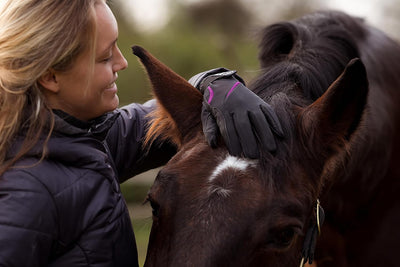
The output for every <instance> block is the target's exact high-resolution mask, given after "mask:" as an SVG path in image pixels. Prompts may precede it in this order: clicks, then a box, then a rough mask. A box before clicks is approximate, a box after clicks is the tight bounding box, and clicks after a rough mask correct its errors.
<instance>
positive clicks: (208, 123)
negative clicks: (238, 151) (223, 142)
mask: <svg viewBox="0 0 400 267" xmlns="http://www.w3.org/2000/svg"><path fill="white" fill-rule="evenodd" d="M201 121H202V125H203V133H204V136H205V138H206V140H207V142H208V144H209V145H210V146H211V147H214V148H215V147H217V136H218V125H217V123H216V121H215V119H214V117H213V116H212V114H211V113H210V111H209V110H208V109H207V107H205V106H204V105H203V108H202V110H201Z"/></svg>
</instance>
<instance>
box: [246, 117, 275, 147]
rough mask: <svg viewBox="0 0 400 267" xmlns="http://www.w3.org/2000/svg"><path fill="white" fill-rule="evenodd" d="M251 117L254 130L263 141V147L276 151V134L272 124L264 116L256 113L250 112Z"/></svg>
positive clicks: (260, 140) (261, 141)
mask: <svg viewBox="0 0 400 267" xmlns="http://www.w3.org/2000/svg"><path fill="white" fill-rule="evenodd" d="M249 118H250V121H251V123H252V124H253V127H254V130H255V132H256V135H257V137H258V141H259V142H260V143H261V146H262V148H263V149H266V150H268V151H269V152H275V151H276V143H275V138H274V135H273V134H272V131H271V128H270V125H269V123H268V121H267V119H266V118H265V117H264V116H257V115H256V114H254V113H249Z"/></svg>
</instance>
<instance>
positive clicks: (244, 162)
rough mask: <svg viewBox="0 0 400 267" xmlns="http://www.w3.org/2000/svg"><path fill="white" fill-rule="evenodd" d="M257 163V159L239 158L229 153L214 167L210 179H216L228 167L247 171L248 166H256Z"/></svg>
mask: <svg viewBox="0 0 400 267" xmlns="http://www.w3.org/2000/svg"><path fill="white" fill-rule="evenodd" d="M256 165H257V161H256V160H250V159H244V158H238V157H234V156H231V155H227V156H226V157H225V158H223V159H222V160H221V161H220V162H219V163H218V165H217V166H216V167H215V168H214V170H213V171H212V173H211V175H210V177H209V178H208V180H209V181H210V182H212V181H214V180H215V179H216V178H217V177H218V176H219V175H220V174H221V173H222V172H224V171H225V170H228V169H230V170H237V171H246V170H247V169H248V168H250V167H255V166H256Z"/></svg>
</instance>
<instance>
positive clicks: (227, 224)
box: [133, 46, 368, 267]
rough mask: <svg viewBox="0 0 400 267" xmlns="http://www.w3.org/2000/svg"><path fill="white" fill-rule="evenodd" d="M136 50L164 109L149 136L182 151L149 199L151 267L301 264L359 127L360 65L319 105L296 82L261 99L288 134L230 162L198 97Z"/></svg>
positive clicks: (350, 68)
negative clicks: (210, 132)
mask: <svg viewBox="0 0 400 267" xmlns="http://www.w3.org/2000/svg"><path fill="white" fill-rule="evenodd" d="M133 51H134V53H135V54H136V55H137V56H138V57H139V58H140V60H141V62H142V64H143V65H144V67H145V69H146V70H147V73H148V76H149V77H150V81H151V83H152V85H153V92H154V94H155V96H156V98H157V100H158V104H159V107H158V110H157V111H156V114H155V115H154V120H153V123H152V126H151V128H150V130H149V137H148V138H149V140H150V142H151V139H152V138H164V139H169V140H171V141H172V142H174V143H175V144H176V145H177V146H178V152H177V154H176V155H175V156H174V157H173V158H172V159H171V160H170V161H169V162H168V163H167V164H166V166H165V167H163V168H162V169H161V171H160V172H159V174H158V175H157V177H156V179H155V182H154V184H153V185H152V187H151V189H150V191H149V193H148V197H147V199H148V201H149V202H150V204H151V206H152V209H153V225H152V229H151V234H150V240H149V247H148V252H147V260H146V263H145V266H147V267H150V266H298V265H299V263H300V260H301V257H302V255H301V251H302V248H303V243H304V237H305V235H306V232H307V229H308V228H309V227H310V225H312V224H313V223H314V222H315V218H316V208H315V207H316V202H317V199H318V198H319V196H320V193H321V190H322V187H323V186H324V184H326V183H327V182H328V178H327V177H329V176H328V175H326V174H327V173H328V170H329V169H332V168H335V165H337V164H340V158H341V156H340V155H341V154H342V153H346V149H347V148H346V144H347V143H348V142H349V140H350V139H351V137H352V136H353V135H354V133H355V132H356V129H357V127H358V125H359V124H360V122H361V121H362V114H363V111H364V106H365V102H366V95H367V91H368V84H367V79H366V71H365V68H364V66H363V64H362V63H361V61H360V60H359V59H354V60H352V61H350V62H349V64H348V65H347V67H346V68H345V69H344V71H343V72H342V74H341V75H340V76H338V77H337V79H336V80H335V81H334V82H333V83H332V84H331V85H330V86H329V88H327V90H326V92H325V93H324V94H322V96H320V97H319V98H317V99H316V100H315V101H309V100H307V99H306V98H304V97H302V96H300V95H299V94H298V93H297V92H296V90H297V89H296V88H295V87H296V86H297V85H295V84H292V85H288V86H290V87H291V89H290V90H287V91H285V90H284V91H282V90H279V92H278V91H277V92H274V93H273V94H270V95H268V96H264V97H263V98H264V100H265V101H267V102H268V103H269V104H270V105H271V106H272V107H273V108H274V109H275V111H276V113H277V115H278V117H279V118H280V121H281V124H282V127H283V130H284V132H285V137H284V138H278V139H277V151H276V152H275V153H274V154H271V153H269V152H267V151H260V155H261V157H260V159H258V160H250V159H246V158H241V157H234V156H231V155H229V153H228V150H227V148H226V147H225V146H224V144H223V143H222V141H221V144H220V145H219V146H218V147H217V148H211V147H210V146H208V144H207V142H206V141H205V138H204V135H203V133H202V130H201V121H200V113H201V106H202V96H201V94H200V93H199V91H198V90H197V89H195V88H194V87H193V86H191V85H190V84H189V83H188V82H187V81H186V80H185V79H183V78H182V77H180V76H179V75H178V74H176V73H174V72H173V71H172V70H171V69H169V68H168V67H167V66H165V65H164V64H162V63H161V62H160V61H158V60H157V59H156V58H155V57H153V56H152V55H151V54H150V53H148V52H147V51H146V50H144V49H143V48H141V47H138V46H135V47H134V48H133ZM268 60H269V59H268ZM263 79H264V77H263V75H260V77H259V78H258V79H257V84H263V83H264V84H265V81H263ZM260 95H261V94H260ZM322 204H323V203H322Z"/></svg>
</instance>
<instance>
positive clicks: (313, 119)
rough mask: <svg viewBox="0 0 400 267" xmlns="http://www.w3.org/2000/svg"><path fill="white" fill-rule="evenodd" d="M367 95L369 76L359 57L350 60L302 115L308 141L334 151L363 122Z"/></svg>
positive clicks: (348, 138) (347, 139)
mask: <svg viewBox="0 0 400 267" xmlns="http://www.w3.org/2000/svg"><path fill="white" fill-rule="evenodd" d="M367 96H368V79H367V73H366V70H365V67H364V64H363V63H362V62H361V60H360V59H358V58H356V59H353V60H351V61H350V62H349V63H348V64H347V66H346V68H345V70H344V71H343V73H342V74H341V75H340V76H339V77H338V78H337V79H336V80H335V81H334V82H333V83H332V84H331V86H330V87H329V88H328V90H327V91H326V92H325V93H324V94H323V95H322V96H321V97H320V98H318V99H317V100H316V101H315V102H314V103H313V104H311V105H310V106H308V107H307V108H305V110H304V111H303V114H302V118H303V121H302V126H303V127H304V131H306V132H308V134H307V136H308V137H307V138H309V141H312V142H317V144H315V143H314V145H319V146H321V147H324V149H327V150H328V151H326V152H330V151H335V150H338V149H340V147H343V145H344V144H345V142H346V141H349V140H350V138H351V136H352V134H353V133H354V132H355V130H356V129H357V127H358V126H359V125H360V122H361V120H362V115H363V112H364V110H365V107H366V103H367Z"/></svg>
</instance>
